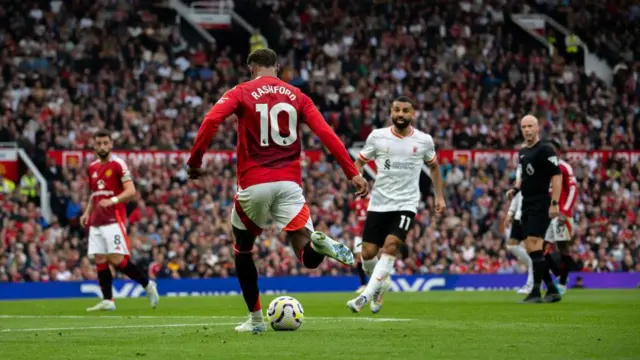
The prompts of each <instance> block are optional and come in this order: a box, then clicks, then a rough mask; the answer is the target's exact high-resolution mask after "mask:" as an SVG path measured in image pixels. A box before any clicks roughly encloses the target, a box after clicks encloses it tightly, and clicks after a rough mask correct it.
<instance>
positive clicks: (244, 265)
mask: <svg viewBox="0 0 640 360" xmlns="http://www.w3.org/2000/svg"><path fill="white" fill-rule="evenodd" d="M233 235H234V237H235V246H234V249H233V250H234V254H235V260H236V261H235V266H236V276H237V277H238V282H240V288H241V289H242V297H244V301H245V303H246V304H247V308H248V309H249V319H248V320H247V321H246V322H244V323H243V324H240V325H239V326H237V327H236V328H235V330H236V331H238V332H252V333H260V332H265V331H267V324H266V323H265V322H264V317H263V315H262V305H261V304H260V292H259V290H258V270H257V269H256V264H255V263H254V261H253V243H254V241H255V239H256V236H255V235H254V234H253V233H252V232H251V231H249V230H241V229H238V228H236V227H235V226H234V227H233Z"/></svg>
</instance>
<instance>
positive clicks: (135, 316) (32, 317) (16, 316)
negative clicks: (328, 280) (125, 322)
mask: <svg viewBox="0 0 640 360" xmlns="http://www.w3.org/2000/svg"><path fill="white" fill-rule="evenodd" d="M96 318H97V319H209V320H215V319H246V316H219V315H216V316H197V315H184V316H182V315H167V316H162V315H160V316H151V315H131V316H127V315H95V316H91V315H0V319H96ZM305 319H309V320H331V321H371V322H404V321H412V320H413V319H406V318H379V317H359V316H353V317H348V316H335V317H330V316H328V317H327V316H325V317H322V316H320V317H313V316H309V317H305Z"/></svg>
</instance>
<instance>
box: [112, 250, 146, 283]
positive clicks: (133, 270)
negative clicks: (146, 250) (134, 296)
mask: <svg viewBox="0 0 640 360" xmlns="http://www.w3.org/2000/svg"><path fill="white" fill-rule="evenodd" d="M118 270H120V272H122V273H123V274H125V275H127V276H128V277H129V279H131V280H133V281H135V282H137V283H138V284H140V285H142V287H143V288H146V287H147V285H149V278H148V277H147V276H146V275H145V274H143V273H142V271H140V269H138V267H137V266H136V265H135V264H134V263H132V262H131V261H129V257H128V256H125V257H124V260H122V262H121V263H120V265H118Z"/></svg>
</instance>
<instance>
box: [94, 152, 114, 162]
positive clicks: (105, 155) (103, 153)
mask: <svg viewBox="0 0 640 360" xmlns="http://www.w3.org/2000/svg"><path fill="white" fill-rule="evenodd" d="M110 154H111V150H96V155H98V157H99V158H100V160H104V159H106V158H108V157H109V155H110Z"/></svg>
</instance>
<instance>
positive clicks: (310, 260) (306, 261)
mask: <svg viewBox="0 0 640 360" xmlns="http://www.w3.org/2000/svg"><path fill="white" fill-rule="evenodd" d="M301 257H302V264H303V265H304V267H306V268H307V269H315V268H317V267H318V266H320V264H321V263H322V261H323V260H324V255H322V254H320V253H319V252H317V251H315V250H313V248H312V247H311V241H309V242H308V243H306V244H305V245H304V248H303V249H302V256H301Z"/></svg>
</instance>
